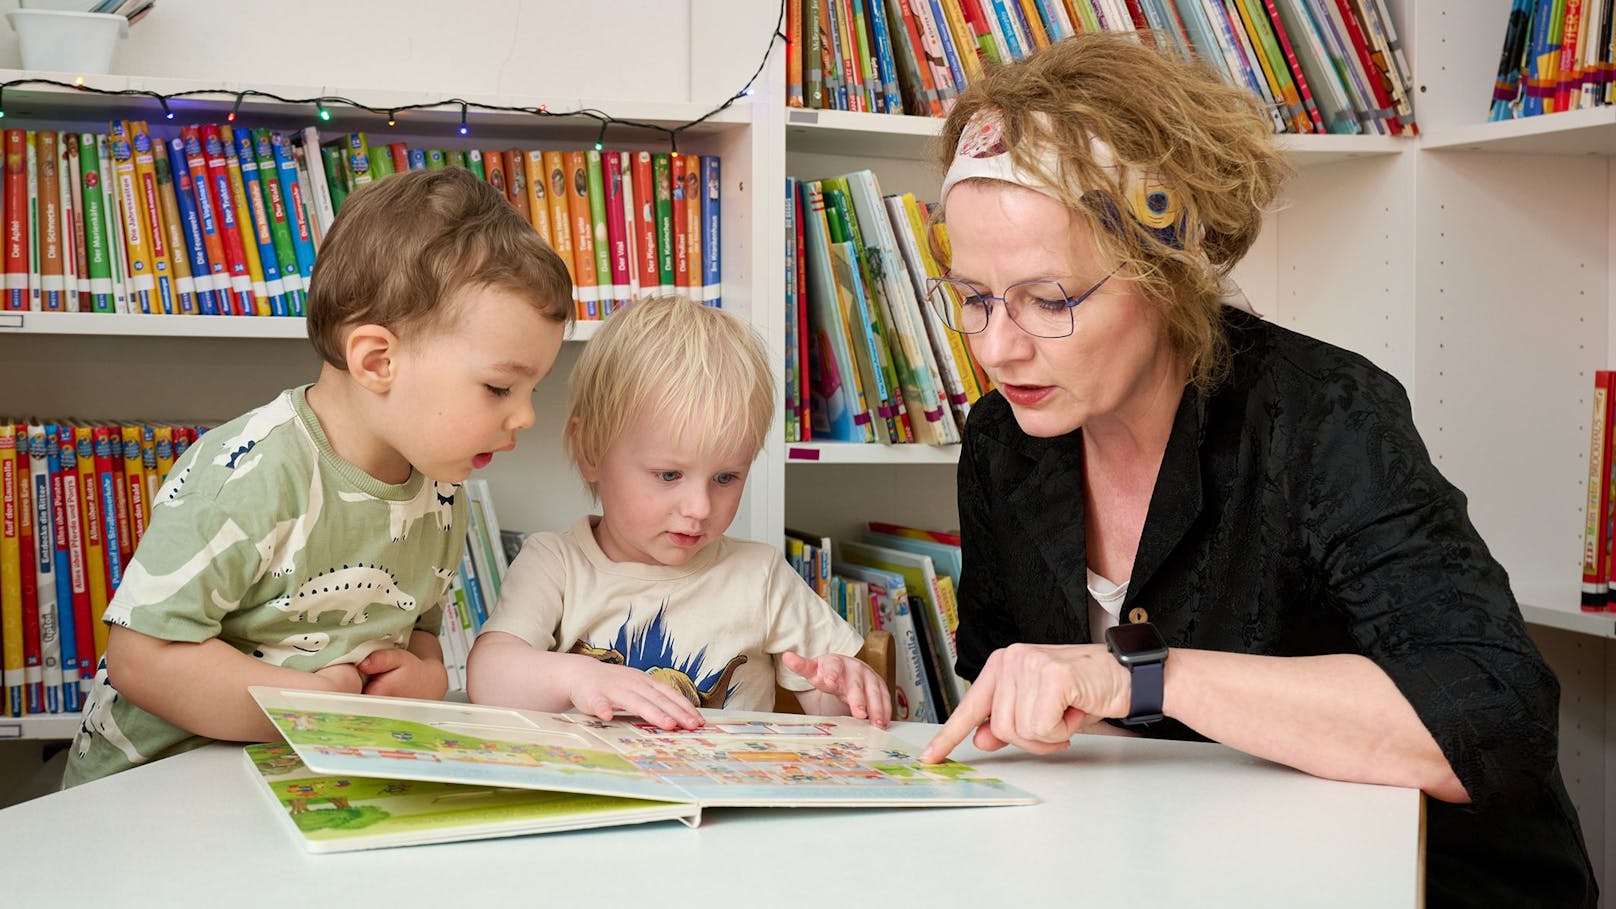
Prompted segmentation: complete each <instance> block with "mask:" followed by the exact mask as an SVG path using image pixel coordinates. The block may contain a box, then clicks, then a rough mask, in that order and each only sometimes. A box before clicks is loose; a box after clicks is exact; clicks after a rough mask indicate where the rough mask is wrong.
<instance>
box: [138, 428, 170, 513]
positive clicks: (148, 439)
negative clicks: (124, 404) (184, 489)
mask: <svg viewBox="0 0 1616 909" xmlns="http://www.w3.org/2000/svg"><path fill="white" fill-rule="evenodd" d="M140 466H141V468H142V469H143V470H144V471H145V474H146V508H147V509H148V510H150V509H151V508H152V507H153V506H155V505H156V504H157V490H159V489H162V488H163V481H164V480H166V479H168V471H169V469H170V468H172V467H173V466H174V427H172V426H154V425H152V424H151V423H142V424H140Z"/></svg>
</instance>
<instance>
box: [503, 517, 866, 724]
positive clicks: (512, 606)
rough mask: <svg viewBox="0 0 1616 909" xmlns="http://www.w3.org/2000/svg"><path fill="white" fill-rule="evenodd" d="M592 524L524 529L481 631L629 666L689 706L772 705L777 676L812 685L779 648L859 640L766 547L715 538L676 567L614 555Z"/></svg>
mask: <svg viewBox="0 0 1616 909" xmlns="http://www.w3.org/2000/svg"><path fill="white" fill-rule="evenodd" d="M595 520H598V518H591V517H584V518H581V519H579V521H578V522H577V523H576V524H574V525H573V526H572V527H571V528H569V529H568V530H567V531H566V532H564V533H535V534H532V535H530V536H529V537H528V538H527V539H526V540H525V541H524V542H523V544H522V551H521V553H520V554H519V555H517V557H516V561H514V562H512V563H511V568H510V572H509V573H508V574H507V575H506V576H505V581H504V583H503V584H502V585H501V587H500V594H499V603H498V605H496V606H495V607H494V613H493V615H491V616H489V619H488V621H487V623H485V624H484V625H483V630H484V631H503V632H505V633H507V634H513V635H515V636H517V637H519V638H521V639H522V640H524V641H527V642H528V643H529V644H532V645H533V646H534V647H537V648H539V649H541V650H554V651H569V652H573V653H583V654H587V655H590V656H593V657H595V658H596V659H599V660H603V661H605V662H611V663H621V664H624V665H627V666H632V667H634V668H635V669H639V670H641V671H644V672H648V673H650V674H652V675H654V676H656V677H658V678H659V679H661V680H662V681H664V682H667V683H668V684H670V685H673V686H674V687H675V688H677V689H679V690H680V691H682V692H684V693H685V695H686V696H687V697H689V698H690V701H691V703H692V704H694V705H695V706H697V707H723V708H726V709H730V710H772V709H774V686H775V683H776V682H778V683H779V684H780V685H781V686H782V687H784V688H787V689H790V690H792V691H806V690H808V689H809V688H810V687H812V686H810V685H809V684H808V681H807V680H806V679H804V678H803V677H802V676H800V675H797V674H796V673H794V672H792V671H791V670H789V669H787V668H786V667H785V664H784V663H783V662H780V661H779V660H778V658H777V655H778V654H781V653H785V652H787V651H793V652H796V653H800V654H802V655H803V656H807V657H816V656H821V655H823V654H826V653H840V654H844V655H846V656H853V655H854V654H856V653H858V651H859V648H860V647H862V646H863V644H864V641H863V639H862V638H860V637H859V634H858V632H856V631H854V630H853V628H852V626H850V625H848V624H847V623H846V622H844V621H842V618H841V617H840V616H838V615H837V614H836V612H835V610H833V609H831V608H830V606H829V605H827V604H826V603H825V601H824V600H821V599H820V598H819V596H818V595H817V594H815V593H814V592H813V590H812V589H811V588H810V587H809V586H808V585H807V583H806V582H804V581H803V580H802V578H800V577H798V576H797V574H796V573H795V572H793V571H792V570H791V567H790V566H789V565H787V564H786V560H785V559H784V558H783V557H782V556H781V555H780V551H779V550H778V549H775V548H774V547H772V546H767V545H765V544H763V543H756V542H752V541H749V540H737V539H733V538H731V537H720V538H719V539H718V540H717V541H716V542H714V543H713V544H712V545H710V546H708V547H706V548H705V549H703V550H702V551H701V552H699V553H697V554H696V556H695V557H694V558H692V559H691V560H690V561H689V562H687V563H685V564H684V565H679V566H674V567H670V566H666V565H646V564H642V563H639V562H614V561H612V560H611V559H609V558H607V557H606V554H605V553H604V552H602V551H601V549H600V544H598V543H596V542H595V534H594V531H593V529H592V528H593V522H594V521H595Z"/></svg>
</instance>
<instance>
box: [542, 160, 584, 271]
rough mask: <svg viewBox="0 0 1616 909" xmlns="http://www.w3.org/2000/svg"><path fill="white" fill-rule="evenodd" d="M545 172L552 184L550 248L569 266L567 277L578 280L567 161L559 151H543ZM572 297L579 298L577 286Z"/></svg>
mask: <svg viewBox="0 0 1616 909" xmlns="http://www.w3.org/2000/svg"><path fill="white" fill-rule="evenodd" d="M543 155H544V172H545V173H546V174H548V175H549V180H550V186H549V188H548V192H549V199H548V201H549V203H550V239H551V240H552V241H554V242H552V243H551V244H550V248H551V249H554V250H555V251H556V254H557V255H559V256H561V261H562V262H563V263H565V264H566V266H567V277H569V278H572V279H573V281H574V282H576V281H577V280H578V274H577V268H576V266H575V265H574V264H573V261H572V259H573V255H572V224H571V221H570V220H569V219H570V217H571V215H570V214H569V210H568V208H567V162H566V158H565V157H564V156H563V155H562V154H561V152H558V151H547V152H543ZM572 298H573V299H574V300H577V299H578V293H577V290H576V288H575V289H574V291H573V295H572Z"/></svg>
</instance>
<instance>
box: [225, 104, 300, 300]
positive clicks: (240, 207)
mask: <svg viewBox="0 0 1616 909" xmlns="http://www.w3.org/2000/svg"><path fill="white" fill-rule="evenodd" d="M247 132H248V131H247V130H245V129H243V130H241V133H242V135H247ZM219 148H220V153H221V157H223V158H224V169H225V176H226V185H227V186H228V187H229V190H230V208H231V210H233V211H234V212H235V215H236V230H237V232H238V233H240V235H241V258H242V261H243V262H244V263H246V266H247V283H248V287H250V288H251V290H252V300H253V308H252V312H251V313H250V314H251V315H255V316H268V315H278V314H279V313H276V312H275V310H276V309H277V308H279V309H281V310H283V311H284V310H285V308H286V298H285V292H284V290H282V291H281V297H280V299H279V300H278V301H277V300H275V299H274V292H273V290H272V289H271V286H270V284H269V275H268V273H267V272H265V270H264V267H265V264H266V263H265V262H264V256H263V246H262V245H261V241H260V239H259V231H264V232H265V235H266V237H267V233H268V230H269V228H268V226H267V225H265V224H264V222H263V219H262V217H255V214H256V215H259V216H261V215H262V214H263V212H262V209H263V200H262V198H261V197H260V195H259V193H256V192H254V193H253V194H252V195H248V194H247V180H246V175H245V174H243V173H242V170H241V153H240V151H239V147H238V144H237V142H236V130H234V129H233V128H231V127H230V126H227V125H226V126H220V127H219ZM255 166H256V165H255ZM255 201H256V202H257V208H258V209H259V211H257V212H255V211H254V202H255ZM270 259H271V261H273V259H274V257H273V256H271V257H270ZM277 277H279V275H278V270H277ZM277 286H278V285H277Z"/></svg>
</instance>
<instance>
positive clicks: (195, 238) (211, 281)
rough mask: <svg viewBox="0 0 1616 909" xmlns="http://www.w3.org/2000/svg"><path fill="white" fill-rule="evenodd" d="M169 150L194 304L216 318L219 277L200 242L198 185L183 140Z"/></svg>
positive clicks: (174, 143)
mask: <svg viewBox="0 0 1616 909" xmlns="http://www.w3.org/2000/svg"><path fill="white" fill-rule="evenodd" d="M168 150H169V155H168V167H169V170H170V171H172V172H173V177H174V179H173V183H174V201H175V202H177V203H178V204H179V209H180V230H181V231H182V232H183V233H184V234H185V253H186V256H187V257H188V258H189V259H190V262H191V280H192V281H194V282H195V283H196V305H197V307H198V308H199V309H201V310H202V315H204V316H216V315H218V314H219V297H218V293H217V289H218V278H217V277H215V276H214V274H213V269H212V267H211V266H209V264H208V247H207V243H206V242H205V241H204V240H203V239H202V215H201V212H200V211H199V210H198V208H197V200H196V191H197V182H196V178H195V177H194V176H193V175H192V174H191V165H190V164H189V163H188V162H187V161H186V159H185V140H184V139H178V138H176V139H170V140H168ZM204 179H205V178H204ZM204 191H205V190H204Z"/></svg>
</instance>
